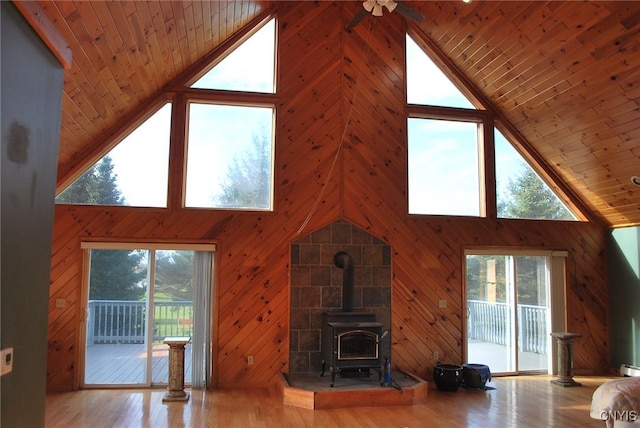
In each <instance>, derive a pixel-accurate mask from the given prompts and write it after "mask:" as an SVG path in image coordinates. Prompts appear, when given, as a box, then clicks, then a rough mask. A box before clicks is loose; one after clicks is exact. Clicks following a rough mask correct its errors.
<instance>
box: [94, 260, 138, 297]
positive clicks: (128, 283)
mask: <svg viewBox="0 0 640 428" xmlns="http://www.w3.org/2000/svg"><path fill="white" fill-rule="evenodd" d="M145 254H146V252H139V251H129V250H92V251H91V278H90V283H89V299H90V300H140V299H141V298H143V297H144V295H145V293H146V287H145V286H144V284H142V282H141V281H142V280H143V279H144V278H146V276H147V269H146V268H144V267H142V266H141V262H142V260H143V258H144V257H145Z"/></svg>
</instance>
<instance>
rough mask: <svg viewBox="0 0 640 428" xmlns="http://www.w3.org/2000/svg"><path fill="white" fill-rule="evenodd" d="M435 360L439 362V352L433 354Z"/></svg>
mask: <svg viewBox="0 0 640 428" xmlns="http://www.w3.org/2000/svg"><path fill="white" fill-rule="evenodd" d="M433 359H434V360H435V361H438V351H435V352H434V353H433Z"/></svg>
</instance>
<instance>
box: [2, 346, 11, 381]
mask: <svg viewBox="0 0 640 428" xmlns="http://www.w3.org/2000/svg"><path fill="white" fill-rule="evenodd" d="M11 370H13V348H7V349H3V350H2V351H0V376H2V375H5V374H7V373H11Z"/></svg>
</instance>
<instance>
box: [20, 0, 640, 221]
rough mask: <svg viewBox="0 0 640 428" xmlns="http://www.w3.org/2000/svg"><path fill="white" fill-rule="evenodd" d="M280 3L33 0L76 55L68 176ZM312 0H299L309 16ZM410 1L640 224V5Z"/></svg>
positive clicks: (553, 163)
mask: <svg viewBox="0 0 640 428" xmlns="http://www.w3.org/2000/svg"><path fill="white" fill-rule="evenodd" d="M16 3H17V4H18V5H19V6H20V5H21V4H26V3H27V2H22V1H20V2H16ZM283 3H284V2H278V1H260V0H242V1H241V0H227V1H223V0H220V1H172V2H170V1H150V2H143V1H130V2H119V1H114V2H111V1H110V2H104V1H91V2H85V1H79V2H76V1H55V2H50V1H38V2H37V6H39V8H40V10H39V11H36V12H33V11H34V5H31V6H30V7H29V8H28V9H29V10H30V11H31V12H30V13H32V14H33V13H41V14H43V15H44V16H46V18H47V19H48V21H50V23H51V24H52V25H53V27H54V31H55V32H57V33H58V34H59V35H60V36H61V37H62V38H63V39H64V40H65V41H66V43H68V45H69V48H70V51H71V52H72V55H73V56H72V64H71V65H70V67H69V68H68V70H67V71H66V74H65V81H64V95H63V106H62V123H61V133H60V151H59V180H58V181H59V183H58V184H59V185H60V184H61V183H62V182H64V181H65V180H66V179H68V177H69V176H71V175H73V171H75V170H77V169H78V168H81V167H83V166H85V164H86V163H87V161H88V160H89V159H92V158H95V156H96V154H97V153H99V152H100V151H101V150H103V149H104V147H103V146H104V144H105V142H108V141H109V140H110V138H111V137H112V135H113V134H114V133H115V132H117V130H119V129H121V128H122V127H123V126H126V125H127V124H131V123H132V119H131V118H132V117H136V115H139V114H140V113H141V111H142V110H143V109H144V108H145V106H147V105H149V104H150V103H152V102H153V100H154V99H157V98H158V97H159V96H161V94H162V93H163V92H164V91H165V90H166V89H170V88H171V87H172V85H174V84H175V83H176V82H179V81H180V80H181V79H183V78H185V76H186V75H187V74H185V73H189V70H193V68H194V67H195V66H197V65H198V64H200V65H202V64H204V63H205V62H206V61H208V60H210V59H212V58H213V57H214V56H215V55H217V54H219V53H220V52H222V51H223V50H225V49H227V48H228V47H229V45H230V44H232V43H235V42H237V41H238V40H239V39H240V38H241V37H242V35H243V34H244V33H246V31H247V28H248V26H250V25H252V24H254V23H257V22H260V21H261V20H262V19H264V18H265V17H266V16H267V14H268V13H270V12H273V11H277V9H278V7H281V6H282V4H283ZM315 3H317V2H300V4H299V6H298V7H299V8H300V18H301V19H302V17H303V16H304V10H305V8H313V7H314V5H315ZM406 3H408V4H409V5H410V6H411V7H413V8H414V9H416V10H418V11H419V12H420V13H421V14H422V15H424V17H425V19H424V20H423V21H422V22H421V23H419V24H417V25H416V24H413V23H410V24H409V25H410V28H411V29H412V30H413V31H417V32H421V33H422V34H423V35H424V36H426V38H427V39H428V40H430V44H431V45H432V47H433V48H434V49H436V50H437V51H438V52H440V53H441V54H442V58H441V59H440V61H441V62H445V63H447V64H449V65H450V66H452V67H453V68H454V69H455V70H456V71H457V72H458V74H457V76H458V80H460V81H462V82H466V83H467V84H469V85H472V86H473V87H474V88H476V90H477V92H478V94H479V95H480V96H481V97H483V98H484V99H486V100H488V101H489V102H490V103H491V105H492V107H491V108H492V109H495V111H496V112H497V114H498V115H499V116H500V117H502V118H504V119H505V121H506V122H508V123H509V124H510V125H511V126H512V130H513V131H514V133H515V134H517V136H518V137H519V138H520V139H521V140H522V141H523V142H524V145H525V147H529V148H530V149H532V153H533V157H534V158H535V159H538V160H540V161H541V162H542V163H543V164H544V166H545V168H547V169H548V171H549V172H550V173H551V174H552V175H555V176H557V177H559V178H561V179H562V180H563V181H564V183H566V185H567V187H568V189H569V190H570V192H572V193H573V194H574V195H575V196H577V198H579V199H580V200H581V201H582V203H583V204H585V205H586V206H587V207H588V208H589V209H590V210H591V211H592V212H593V213H594V214H595V215H596V216H597V217H599V218H600V219H601V220H602V221H603V222H604V223H605V224H606V225H608V226H611V227H622V226H627V225H640V187H639V186H636V185H634V184H633V183H632V182H631V177H633V176H640V2H635V1H629V2H620V1H599V2H598V1H587V2H576V1H537V0H534V1H518V2H514V1H481V0H474V1H472V2H471V3H464V2H462V1H444V2H437V1H410V2H409V1H408V2H406ZM360 7H361V6H360V2H355V1H353V2H352V1H349V2H341V1H337V2H335V4H334V8H333V9H334V10H335V15H332V16H327V19H342V20H343V21H344V22H345V24H346V23H347V22H348V21H349V20H350V19H351V17H352V16H353V15H354V14H355V13H357V11H358V10H359V8H360ZM23 11H24V8H23ZM371 19H402V18H401V17H400V16H399V15H398V14H387V13H386V11H385V15H384V16H383V17H380V18H376V17H372V16H366V17H365V18H364V20H363V23H362V24H360V25H366V23H367V20H371ZM36 21H37V19H36ZM281 24H283V25H295V23H293V22H290V23H281ZM345 31H346V30H345ZM300 56H301V57H303V56H304V55H303V53H302V52H301V54H300Z"/></svg>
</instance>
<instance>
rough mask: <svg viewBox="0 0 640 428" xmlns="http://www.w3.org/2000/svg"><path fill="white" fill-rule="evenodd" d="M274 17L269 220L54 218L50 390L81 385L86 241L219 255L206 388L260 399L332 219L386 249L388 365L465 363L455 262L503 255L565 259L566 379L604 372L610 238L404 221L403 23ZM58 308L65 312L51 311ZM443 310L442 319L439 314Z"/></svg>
mask: <svg viewBox="0 0 640 428" xmlns="http://www.w3.org/2000/svg"><path fill="white" fill-rule="evenodd" d="M279 8H280V9H279V24H280V33H279V40H280V53H279V61H280V63H279V70H280V80H279V83H278V88H279V91H278V96H279V102H278V116H277V131H276V144H277V146H276V171H275V174H276V175H275V184H276V189H275V198H276V200H275V210H274V212H272V213H235V212H226V211H225V212H220V211H207V210H193V209H192V210H182V209H176V210H171V209H164V210H163V209H146V208H126V207H83V206H75V207H74V206H58V207H57V208H56V217H55V226H54V246H53V252H52V267H51V293H50V308H49V310H50V316H49V354H48V368H47V386H48V389H49V390H71V389H74V388H77V385H78V368H77V365H78V347H79V346H80V344H79V340H78V337H79V326H80V323H81V309H80V295H81V293H80V291H81V283H82V281H81V277H82V252H81V250H80V242H81V240H82V239H84V238H92V239H109V240H117V239H127V240H152V241H168V242H185V241H189V242H198V241H201V240H204V241H207V242H211V241H214V242H216V243H217V244H218V252H217V255H216V285H215V287H216V288H215V298H216V303H215V311H216V314H215V320H216V325H215V326H214V331H215V333H214V347H215V350H214V357H213V361H212V365H213V367H214V380H215V383H216V386H218V387H231V386H233V387H254V386H265V385H273V384H274V383H275V381H276V376H277V374H278V372H280V371H287V370H288V364H289V361H288V358H289V337H288V335H289V268H290V266H289V259H290V244H291V243H292V242H293V241H294V240H296V239H298V238H299V237H301V236H303V235H306V234H308V233H310V232H312V231H314V230H317V229H320V228H321V227H324V226H326V225H328V224H330V223H332V222H334V221H336V220H338V219H341V218H342V219H345V220H347V221H349V222H351V223H353V224H355V225H357V226H358V227H360V228H361V229H364V230H366V231H368V232H369V233H371V234H373V235H375V236H378V237H380V238H381V239H384V240H385V241H386V242H388V243H389V244H390V245H391V249H392V271H393V279H392V329H393V338H394V343H393V345H392V346H393V355H394V362H393V363H394V365H396V366H398V367H401V368H403V369H406V370H409V371H411V372H414V373H416V374H418V375H420V376H423V377H427V378H428V377H430V372H431V370H432V367H433V364H434V361H432V358H431V356H432V355H433V352H434V351H438V352H439V354H440V360H442V361H447V362H455V363H461V362H462V358H463V334H464V331H463V324H464V318H463V313H462V312H463V251H464V249H465V248H468V247H478V246H508V247H514V248H538V249H539V248H542V249H557V250H567V251H568V252H569V257H568V259H567V273H568V287H567V293H566V294H567V318H568V329H569V331H572V332H577V333H580V334H582V338H581V339H580V340H579V341H578V342H577V343H576V345H575V348H574V361H575V363H574V367H575V370H576V373H600V372H604V371H607V370H608V355H609V352H608V331H607V314H608V308H607V282H606V254H605V235H606V231H605V230H604V229H603V228H601V227H600V226H598V225H594V224H589V223H577V222H547V221H518V220H500V221H498V220H496V219H491V218H487V219H474V218H453V217H426V216H408V215H407V213H406V212H407V205H408V204H407V191H406V183H407V175H406V165H407V160H406V159H407V152H406V144H405V140H406V137H405V135H406V119H405V114H404V99H405V98H404V85H403V83H402V82H403V77H404V66H403V45H404V21H403V20H402V19H401V18H400V17H399V16H395V15H394V16H389V17H388V18H389V19H385V20H384V21H382V20H379V21H378V22H376V28H375V32H374V35H373V37H369V36H368V34H367V33H368V23H367V21H366V20H364V21H363V22H362V23H361V24H360V26H358V27H356V30H355V31H353V32H352V33H347V32H345V31H344V30H343V26H344V22H346V21H347V20H348V19H350V17H351V16H352V14H353V13H355V11H356V10H357V4H353V5H352V4H342V3H341V2H335V3H332V2H286V3H282V4H281V5H280V6H279ZM338 17H341V19H342V21H341V19H338ZM329 18H330V19H329ZM365 42H367V43H369V47H368V48H367V47H366V44H365ZM365 50H366V51H367V58H366V63H365V64H364V67H363V68H361V67H362V66H363V64H362V59H363V57H364V53H365ZM361 69H362V70H363V71H362V75H361V76H360V77H361V78H360V79H358V76H359V75H360V70H361ZM356 89H357V93H354V92H355V91H356ZM347 118H349V119H350V120H349V126H348V127H347V128H346V132H345V128H344V124H345V122H346V121H347ZM343 133H344V135H345V138H344V143H343V145H341V142H342V141H343V140H342V136H343ZM339 149H340V154H339V156H338V160H337V163H336V167H335V169H334V170H333V173H332V175H331V176H330V177H329V171H330V170H331V166H332V164H333V161H334V158H335V156H336V153H337V151H338V150H339ZM327 177H329V178H327ZM171 181H172V182H175V181H176V180H171ZM325 182H326V183H327V185H326V188H325V189H324V190H322V187H323V184H324V183H325ZM321 192H322V199H321V201H320V203H319V204H318V205H317V209H316V210H315V212H314V214H313V216H311V218H310V220H309V222H308V224H306V226H305V227H304V228H302V230H300V229H301V226H303V225H305V221H306V218H307V215H308V214H309V213H310V212H311V211H312V209H313V208H314V202H315V200H316V198H317V197H318V195H319V194H320V193H321ZM60 298H64V299H65V300H66V302H67V304H66V306H65V307H64V308H56V305H55V302H56V300H57V299H60ZM439 299H446V300H447V301H448V303H449V304H448V307H447V308H439V307H438V300H439ZM249 355H253V356H254V361H255V362H254V365H252V366H248V365H247V364H246V359H247V356H249Z"/></svg>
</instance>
